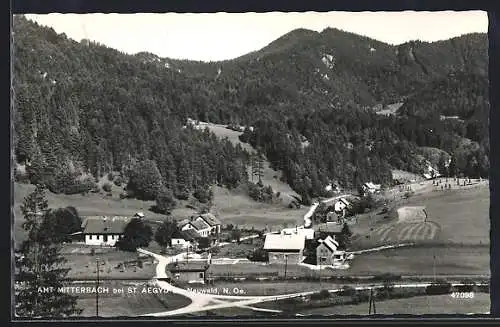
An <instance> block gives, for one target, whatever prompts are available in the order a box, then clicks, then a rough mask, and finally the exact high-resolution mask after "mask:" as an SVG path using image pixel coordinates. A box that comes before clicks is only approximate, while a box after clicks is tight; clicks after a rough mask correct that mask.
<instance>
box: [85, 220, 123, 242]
mask: <svg viewBox="0 0 500 327" xmlns="http://www.w3.org/2000/svg"><path fill="white" fill-rule="evenodd" d="M129 221H130V218H128V217H116V216H115V217H105V216H94V217H87V218H86V219H84V221H83V223H82V230H83V232H82V234H83V235H84V237H85V244H86V245H99V246H115V244H116V242H117V241H118V240H119V239H120V238H122V237H123V233H124V231H125V227H126V226H127V224H128V222H129Z"/></svg>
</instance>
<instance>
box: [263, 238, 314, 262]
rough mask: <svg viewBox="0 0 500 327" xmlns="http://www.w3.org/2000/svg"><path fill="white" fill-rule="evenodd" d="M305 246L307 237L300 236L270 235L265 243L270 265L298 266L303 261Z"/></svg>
mask: <svg viewBox="0 0 500 327" xmlns="http://www.w3.org/2000/svg"><path fill="white" fill-rule="evenodd" d="M304 246H305V237H304V236H303V235H298V234H292V235H280V234H268V235H266V240H265V242H264V250H265V251H267V253H268V254H269V263H289V264H298V263H300V262H301V261H302V259H303V252H304Z"/></svg>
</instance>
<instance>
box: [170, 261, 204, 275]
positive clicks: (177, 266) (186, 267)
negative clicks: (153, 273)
mask: <svg viewBox="0 0 500 327" xmlns="http://www.w3.org/2000/svg"><path fill="white" fill-rule="evenodd" d="M209 267H210V265H209V264H208V263H207V262H206V261H179V262H172V263H170V264H168V265H167V270H169V271H170V272H173V273H175V272H194V271H196V272H202V271H207V269H208V268H209Z"/></svg>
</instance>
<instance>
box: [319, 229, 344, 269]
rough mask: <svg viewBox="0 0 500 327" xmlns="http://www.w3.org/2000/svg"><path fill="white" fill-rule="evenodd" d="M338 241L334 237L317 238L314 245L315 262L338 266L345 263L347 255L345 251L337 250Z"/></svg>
mask: <svg viewBox="0 0 500 327" xmlns="http://www.w3.org/2000/svg"><path fill="white" fill-rule="evenodd" d="M338 247H339V243H338V242H337V241H336V240H335V238H333V237H331V236H327V237H326V238H325V239H323V240H321V239H320V240H319V245H318V246H317V247H316V264H317V265H325V266H339V265H342V264H344V263H345V261H346V260H347V255H346V253H345V251H339V250H337V249H338Z"/></svg>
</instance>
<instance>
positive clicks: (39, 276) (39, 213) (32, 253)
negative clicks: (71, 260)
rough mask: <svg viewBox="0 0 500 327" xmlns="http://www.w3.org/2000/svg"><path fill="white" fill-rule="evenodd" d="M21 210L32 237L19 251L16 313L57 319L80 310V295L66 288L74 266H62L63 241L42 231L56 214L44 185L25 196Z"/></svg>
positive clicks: (28, 316) (26, 227)
mask: <svg viewBox="0 0 500 327" xmlns="http://www.w3.org/2000/svg"><path fill="white" fill-rule="evenodd" d="M21 211H22V213H23V216H24V219H25V221H24V223H23V228H24V229H25V230H26V231H27V232H28V239H27V240H25V241H24V242H23V243H22V245H21V248H20V251H19V252H18V255H16V270H17V274H16V275H17V276H16V287H15V301H16V303H15V315H16V316H17V317H23V318H52V319H57V318H64V317H68V316H73V315H78V314H80V313H81V312H82V310H80V309H79V308H77V306H76V297H75V296H73V295H71V294H68V293H66V292H63V290H62V287H65V286H69V284H67V282H65V281H64V278H65V277H66V276H67V274H68V272H69V270H70V269H69V268H63V267H62V265H63V264H64V263H65V259H64V258H63V257H62V256H61V247H60V244H58V243H53V239H51V238H47V237H45V235H43V233H42V225H43V224H44V223H45V221H46V220H47V219H50V218H49V216H50V215H51V214H52V213H51V211H50V209H49V208H48V205H47V200H46V199H45V189H44V187H43V186H40V185H38V186H37V187H36V189H35V190H34V191H33V192H32V193H31V194H29V195H28V196H27V197H26V198H25V199H24V202H23V204H22V206H21Z"/></svg>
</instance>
